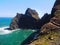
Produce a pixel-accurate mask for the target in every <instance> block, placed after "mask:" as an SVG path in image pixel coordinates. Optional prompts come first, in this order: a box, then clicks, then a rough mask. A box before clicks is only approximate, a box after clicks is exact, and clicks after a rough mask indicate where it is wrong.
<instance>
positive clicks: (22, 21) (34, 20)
mask: <svg viewBox="0 0 60 45" xmlns="http://www.w3.org/2000/svg"><path fill="white" fill-rule="evenodd" d="M10 28H11V29H18V28H20V29H21V28H22V29H40V18H39V17H38V13H37V12H36V11H35V10H32V9H30V8H28V9H27V10H26V12H25V14H19V13H17V15H16V16H15V17H14V18H13V20H12V22H11V24H10Z"/></svg>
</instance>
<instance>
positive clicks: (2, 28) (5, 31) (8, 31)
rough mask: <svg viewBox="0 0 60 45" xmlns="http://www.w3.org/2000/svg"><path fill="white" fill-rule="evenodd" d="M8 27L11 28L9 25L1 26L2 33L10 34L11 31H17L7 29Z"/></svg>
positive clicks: (0, 31)
mask: <svg viewBox="0 0 60 45" xmlns="http://www.w3.org/2000/svg"><path fill="white" fill-rule="evenodd" d="M6 28H9V26H6V27H1V28H0V35H4V34H9V33H12V32H13V31H15V30H7V29H6ZM5 29H6V30H5Z"/></svg>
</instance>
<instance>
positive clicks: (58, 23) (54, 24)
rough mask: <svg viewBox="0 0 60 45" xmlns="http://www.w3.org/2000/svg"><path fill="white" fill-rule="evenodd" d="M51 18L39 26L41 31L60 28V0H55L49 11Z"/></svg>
mask: <svg viewBox="0 0 60 45" xmlns="http://www.w3.org/2000/svg"><path fill="white" fill-rule="evenodd" d="M51 16H52V18H51V19H50V22H49V23H47V24H45V25H44V26H43V27H42V28H41V32H43V33H45V32H49V31H51V30H60V0H56V2H55V4H54V7H53V8H52V12H51Z"/></svg>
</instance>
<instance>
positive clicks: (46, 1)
mask: <svg viewBox="0 0 60 45" xmlns="http://www.w3.org/2000/svg"><path fill="white" fill-rule="evenodd" d="M54 2H55V0H0V17H14V16H16V13H23V14H24V13H25V11H26V9H27V8H31V9H34V10H36V11H37V12H38V14H39V17H42V16H43V15H44V14H45V13H48V14H50V13H51V10H52V7H53V5H54Z"/></svg>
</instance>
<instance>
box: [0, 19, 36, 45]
mask: <svg viewBox="0 0 60 45" xmlns="http://www.w3.org/2000/svg"><path fill="white" fill-rule="evenodd" d="M11 20H12V18H0V30H3V32H2V31H1V32H2V33H4V29H1V27H2V28H3V27H5V26H9V25H10V23H11ZM1 32H0V33H1ZM5 32H6V31H5ZM34 32H35V31H32V30H22V29H20V30H16V31H12V32H11V33H8V34H0V45H21V43H22V42H23V41H24V40H25V39H27V37H29V36H30V35H31V34H32V33H34ZM6 33H7V32H6Z"/></svg>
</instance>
